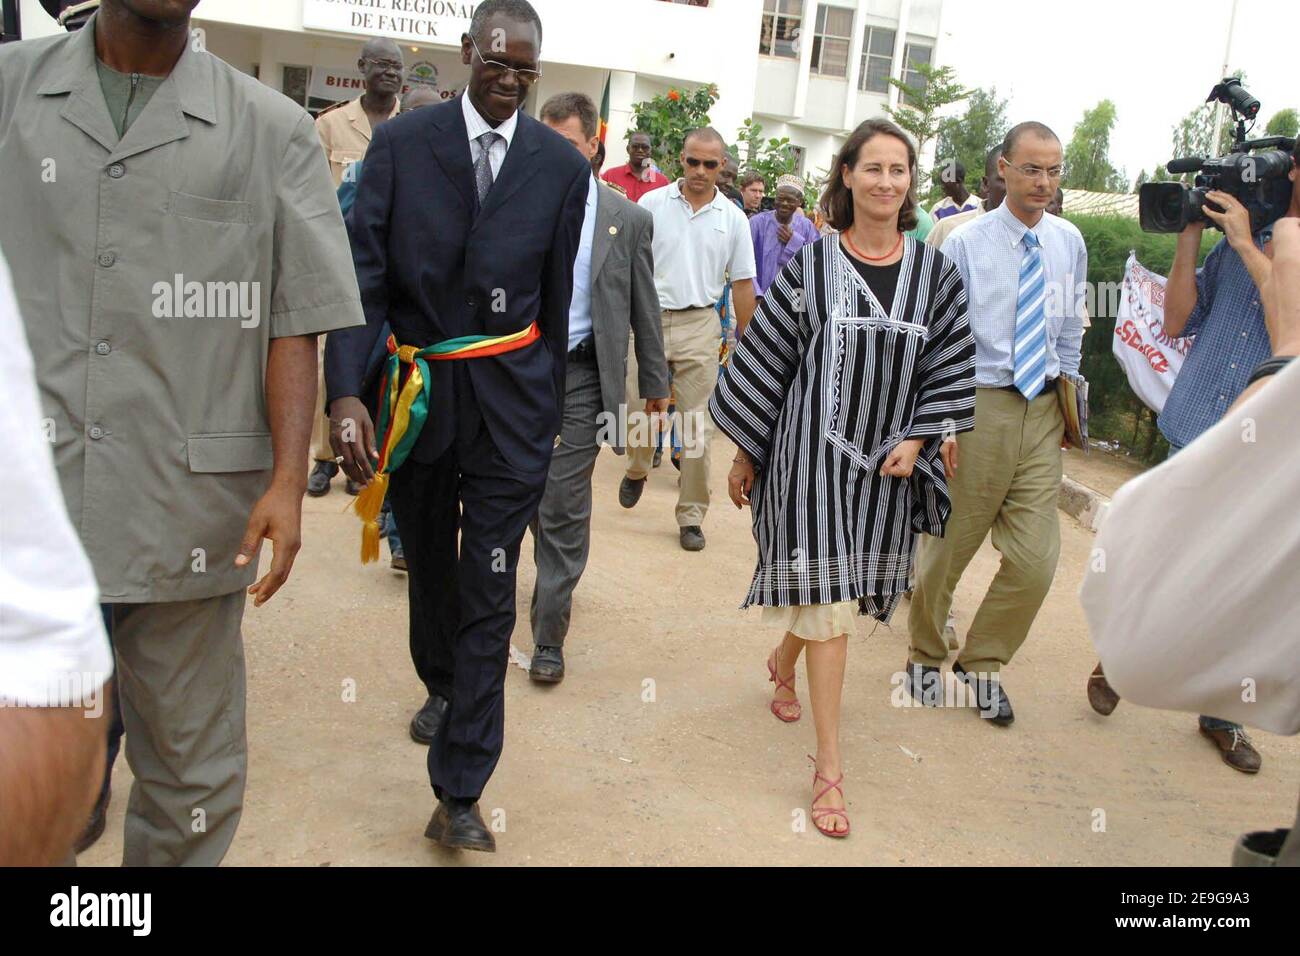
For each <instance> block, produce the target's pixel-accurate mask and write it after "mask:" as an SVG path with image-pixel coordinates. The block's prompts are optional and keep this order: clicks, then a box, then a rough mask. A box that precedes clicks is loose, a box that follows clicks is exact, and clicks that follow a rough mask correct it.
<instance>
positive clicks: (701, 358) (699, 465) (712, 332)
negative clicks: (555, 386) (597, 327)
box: [627, 308, 722, 528]
mask: <svg viewBox="0 0 1300 956" xmlns="http://www.w3.org/2000/svg"><path fill="white" fill-rule="evenodd" d="M663 328H664V357H665V358H667V359H668V368H669V370H670V371H671V372H672V376H673V395H674V398H675V404H676V408H677V418H676V419H675V421H677V423H678V429H679V434H680V435H681V436H682V475H681V477H682V483H681V488H680V490H679V491H678V493H677V525H678V527H681V528H685V527H689V526H691V525H702V524H704V516H705V515H706V514H707V513H708V511H709V432H710V431H711V430H712V422H711V421H710V419H709V399H710V398H712V397H713V389H714V387H715V386H716V385H717V384H718V349H719V347H720V346H721V343H722V322H721V320H720V319H719V318H718V312H717V310H716V309H713V308H708V309H688V310H686V311H683V312H664V313H663ZM627 403H628V418H629V420H630V422H631V424H630V425H629V428H628V446H627V477H629V478H631V479H632V480H633V481H637V480H640V479H642V478H644V477H646V475H648V474H650V469H651V468H652V467H653V466H654V445H653V444H652V443H646V441H645V439H646V438H647V437H649V435H648V432H649V429H646V428H638V427H636V426H635V422H636V419H635V418H633V416H634V415H635V414H636V413H638V412H642V411H644V409H645V399H643V398H642V397H641V393H640V391H639V390H638V388H637V364H636V351H635V350H634V349H631V348H629V350H628V359H627ZM634 440H635V441H636V442H637V443H634Z"/></svg>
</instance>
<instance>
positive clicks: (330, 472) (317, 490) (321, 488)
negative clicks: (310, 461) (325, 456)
mask: <svg viewBox="0 0 1300 956" xmlns="http://www.w3.org/2000/svg"><path fill="white" fill-rule="evenodd" d="M338 473H339V466H338V465H337V464H335V463H334V462H332V461H318V462H316V467H315V468H313V469H312V470H311V474H310V475H308V476H307V494H308V495H310V496H311V497H313V498H323V497H324V496H325V495H328V494H329V493H330V481H331V480H333V478H334V476H335V475H337V474H338Z"/></svg>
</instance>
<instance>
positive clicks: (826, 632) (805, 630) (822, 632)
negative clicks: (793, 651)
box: [760, 599, 858, 641]
mask: <svg viewBox="0 0 1300 956" xmlns="http://www.w3.org/2000/svg"><path fill="white" fill-rule="evenodd" d="M857 617H858V602H857V600H856V599H854V600H852V601H841V602H839V603H838V604H808V605H803V606H800V607H764V608H763V616H762V617H761V618H760V621H761V622H762V623H763V624H771V625H775V626H777V627H780V628H781V629H782V630H784V631H789V632H790V633H791V634H793V635H794V636H795V637H798V638H800V639H802V640H805V641H829V640H830V639H831V638H834V637H839V636H840V635H841V634H854V633H856V631H857V625H856V624H855V623H854V622H855V620H856V619H857Z"/></svg>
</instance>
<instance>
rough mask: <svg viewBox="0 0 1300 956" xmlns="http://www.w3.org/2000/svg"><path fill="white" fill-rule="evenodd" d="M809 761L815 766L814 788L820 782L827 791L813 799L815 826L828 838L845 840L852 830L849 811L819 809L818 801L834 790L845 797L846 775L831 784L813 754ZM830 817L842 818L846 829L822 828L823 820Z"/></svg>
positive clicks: (810, 755)
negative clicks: (818, 766)
mask: <svg viewBox="0 0 1300 956" xmlns="http://www.w3.org/2000/svg"><path fill="white" fill-rule="evenodd" d="M808 759H809V760H811V761H812V764H813V788H814V789H816V787H817V781H818V780H820V781H822V782H823V783H825V784H826V789H825V790H823V791H822V792H821V793H819V794H817V795H816V796H815V797H813V798H812V802H813V808H812V818H813V826H815V827H816V828H817V829H818V830H820V831H821V832H822V833H824V834H825V835H826V836H828V837H834V838H835V839H837V840H838V839H843V838H844V837H846V836H848V835H849V830H850V829H851V825H850V824H849V814H848V810H847V809H844V810H841V809H838V808H836V807H818V806H817V805H816V804H817V801H818V800H820V799H821V798H822V797H824V796H826V794H828V793H830V792H831V791H832V790H838V791H839V792H840V796H841V797H843V796H844V787H843V786H842V784H843V783H844V774H840V779H838V780H836V781H835V782H834V783H831V782H830V781H829V780H827V779H826V778H825V777H823V776H822V774H821V771H820V770H818V769H817V758H816V757H814V756H813V755H812V754H809V755H808ZM845 802H847V801H845ZM828 816H837V817H840V818H841V819H842V820H843V821H844V829H843V830H836V829H835V828H834V827H831V828H830V829H827V828H826V827H824V826H822V820H824V819H825V818H826V817H828Z"/></svg>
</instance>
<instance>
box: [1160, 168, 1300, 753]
mask: <svg viewBox="0 0 1300 956" xmlns="http://www.w3.org/2000/svg"><path fill="white" fill-rule="evenodd" d="M1297 158H1300V142H1298V143H1297V145H1296V146H1295V148H1294V150H1293V151H1292V160H1293V166H1292V169H1291V172H1290V174H1289V178H1290V180H1291V183H1292V194H1291V205H1290V207H1289V208H1288V209H1287V212H1286V216H1287V217H1300V189H1296V188H1295V184H1296V179H1297V170H1296V168H1295V165H1294V162H1295V160H1296V159H1297ZM1206 198H1207V199H1208V200H1210V201H1211V202H1213V203H1215V204H1216V205H1217V206H1219V207H1220V208H1221V209H1222V210H1223V212H1217V211H1215V210H1214V209H1212V208H1211V207H1210V206H1209V205H1208V204H1207V205H1206V206H1205V207H1204V209H1205V215H1206V216H1208V217H1209V218H1210V219H1211V220H1213V222H1214V223H1216V224H1217V225H1218V226H1219V227H1220V228H1221V229H1222V230H1223V234H1224V238H1223V239H1221V240H1219V243H1218V244H1217V245H1216V246H1215V247H1214V248H1213V249H1212V250H1211V251H1210V254H1209V255H1208V256H1207V257H1206V259H1205V264H1204V265H1203V266H1202V267H1201V268H1200V269H1197V268H1196V260H1197V257H1198V256H1199V255H1200V249H1201V235H1202V233H1203V232H1204V231H1205V226H1206V223H1204V222H1195V223H1192V224H1190V225H1188V226H1187V228H1186V229H1184V230H1183V231H1182V233H1181V234H1180V235H1179V236H1178V248H1177V251H1176V252H1175V254H1174V265H1173V269H1172V270H1171V271H1170V273H1169V280H1168V283H1167V285H1166V287H1165V331H1166V332H1168V333H1169V335H1170V336H1173V337H1178V336H1191V335H1194V336H1196V341H1195V343H1194V344H1193V346H1192V348H1191V350H1190V351H1189V352H1188V355H1187V360H1186V362H1185V363H1184V364H1183V368H1182V371H1181V372H1179V374H1178V378H1177V379H1176V380H1175V382H1174V387H1173V391H1172V392H1171V393H1170V395H1169V399H1168V400H1167V401H1166V402H1165V407H1164V411H1163V412H1161V414H1160V418H1159V420H1158V422H1157V424H1158V425H1159V427H1160V432H1161V434H1163V435H1164V436H1165V438H1167V439H1168V440H1169V454H1170V455H1171V456H1172V455H1174V454H1175V453H1177V452H1178V451H1179V450H1180V449H1182V448H1184V447H1185V446H1187V445H1188V444H1190V443H1191V442H1193V441H1195V440H1196V439H1197V438H1198V437H1200V435H1201V434H1202V433H1203V432H1205V431H1208V430H1209V429H1210V428H1211V427H1212V426H1213V425H1214V424H1215V423H1216V422H1218V421H1219V419H1221V418H1222V417H1223V416H1224V414H1225V413H1226V412H1227V411H1228V409H1229V408H1230V407H1231V406H1232V404H1233V402H1235V401H1236V400H1237V398H1238V396H1240V395H1241V393H1242V392H1243V391H1244V390H1245V388H1246V384H1247V380H1248V379H1249V378H1250V374H1251V372H1253V371H1254V369H1255V367H1256V366H1258V365H1259V363H1260V362H1262V361H1264V359H1266V358H1268V357H1269V355H1270V354H1271V347H1270V342H1269V334H1268V326H1267V325H1266V324H1265V321H1264V297H1265V292H1264V291H1263V290H1266V289H1269V288H1270V285H1271V283H1270V282H1269V277H1270V275H1271V274H1272V271H1273V263H1272V258H1273V243H1272V235H1273V226H1272V225H1269V226H1266V227H1264V228H1263V229H1261V230H1260V231H1259V233H1257V234H1254V235H1252V234H1251V230H1250V213H1249V212H1248V211H1247V209H1246V207H1245V206H1243V205H1242V204H1241V202H1239V201H1238V200H1237V199H1236V198H1234V197H1233V196H1230V195H1228V194H1227V193H1224V192H1219V191H1211V192H1209V193H1207V196H1206ZM1200 728H1201V733H1202V734H1204V735H1205V736H1206V737H1208V738H1209V739H1210V740H1212V741H1213V742H1214V744H1215V745H1216V746H1217V747H1218V748H1219V751H1220V753H1221V754H1222V756H1223V760H1224V762H1225V763H1226V764H1228V766H1230V767H1232V768H1233V769H1235V770H1240V771H1242V772H1243V773H1256V772H1257V771H1258V770H1259V768H1260V764H1261V758H1260V755H1259V752H1258V751H1257V750H1255V748H1254V747H1253V746H1252V745H1251V742H1250V739H1249V738H1248V737H1247V736H1246V734H1245V732H1244V731H1243V730H1242V729H1241V726H1240V725H1239V724H1236V723H1233V722H1232V721H1229V720H1220V719H1218V718H1216V717H1206V716H1202V717H1201V718H1200Z"/></svg>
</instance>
